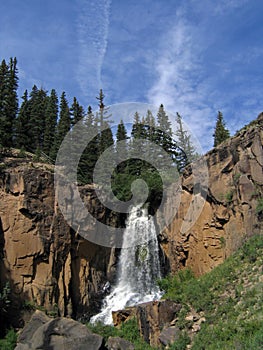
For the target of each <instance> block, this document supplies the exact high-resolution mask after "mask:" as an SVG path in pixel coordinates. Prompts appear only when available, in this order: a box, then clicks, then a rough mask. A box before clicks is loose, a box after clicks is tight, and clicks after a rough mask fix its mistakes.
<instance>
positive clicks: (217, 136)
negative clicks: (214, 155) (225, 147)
mask: <svg viewBox="0 0 263 350" xmlns="http://www.w3.org/2000/svg"><path fill="white" fill-rule="evenodd" d="M213 137H214V147H216V146H218V145H219V144H220V143H222V142H223V141H225V140H226V139H228V138H229V137H230V133H229V130H228V129H227V128H226V125H225V121H224V118H223V114H222V113H221V112H220V111H219V112H218V115H217V120H216V126H215V132H214V134H213Z"/></svg>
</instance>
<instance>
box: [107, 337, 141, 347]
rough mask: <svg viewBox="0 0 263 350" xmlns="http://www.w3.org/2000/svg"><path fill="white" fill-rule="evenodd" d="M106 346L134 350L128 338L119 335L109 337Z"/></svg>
mask: <svg viewBox="0 0 263 350" xmlns="http://www.w3.org/2000/svg"><path fill="white" fill-rule="evenodd" d="M107 348H108V350H134V349H135V346H134V345H133V344H132V343H131V342H129V341H128V340H125V339H122V338H120V337H109V339H108V342H107Z"/></svg>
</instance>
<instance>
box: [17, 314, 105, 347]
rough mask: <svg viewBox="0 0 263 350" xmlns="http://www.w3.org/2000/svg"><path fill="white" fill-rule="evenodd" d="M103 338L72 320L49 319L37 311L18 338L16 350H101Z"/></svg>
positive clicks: (62, 318) (61, 318)
mask: <svg viewBox="0 0 263 350" xmlns="http://www.w3.org/2000/svg"><path fill="white" fill-rule="evenodd" d="M102 345H103V338H102V337H101V336H100V335H98V334H93V333H92V332H90V331H89V330H88V328H87V327H86V326H84V325H83V324H81V323H79V322H77V321H74V320H72V319H70V318H65V317H57V318H53V319H52V318H49V317H47V316H46V315H45V314H43V313H42V312H40V311H37V312H36V313H35V314H34V315H33V317H32V318H31V320H30V322H29V323H28V324H27V326H26V327H25V328H24V330H23V331H22V333H21V334H20V336H19V338H18V344H17V346H16V348H15V350H30V349H31V350H32V349H52V350H61V349H67V350H86V349H92V350H100V349H102Z"/></svg>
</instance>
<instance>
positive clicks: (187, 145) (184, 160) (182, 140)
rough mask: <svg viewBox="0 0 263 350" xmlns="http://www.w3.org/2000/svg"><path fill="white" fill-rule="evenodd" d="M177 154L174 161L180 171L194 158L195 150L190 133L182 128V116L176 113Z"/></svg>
mask: <svg viewBox="0 0 263 350" xmlns="http://www.w3.org/2000/svg"><path fill="white" fill-rule="evenodd" d="M176 122H177V131H176V133H175V135H176V136H177V155H176V162H177V168H178V171H179V173H182V172H183V170H184V169H185V167H186V166H187V165H188V164H190V163H191V162H192V161H193V160H194V159H195V158H196V156H197V155H196V150H195V147H194V145H193V144H192V141H191V135H189V133H188V131H187V130H185V129H184V127H183V122H182V117H181V116H180V114H179V113H177V118H176Z"/></svg>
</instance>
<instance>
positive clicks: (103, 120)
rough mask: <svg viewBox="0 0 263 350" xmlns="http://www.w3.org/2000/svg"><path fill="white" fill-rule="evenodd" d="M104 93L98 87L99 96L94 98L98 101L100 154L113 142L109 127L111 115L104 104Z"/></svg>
mask: <svg viewBox="0 0 263 350" xmlns="http://www.w3.org/2000/svg"><path fill="white" fill-rule="evenodd" d="M104 98H105V95H104V93H103V91H102V89H100V93H99V96H98V97H96V99H97V100H98V101H99V104H98V105H99V112H98V115H97V119H98V122H99V134H100V147H99V150H100V154H102V153H103V152H104V151H105V150H106V149H107V148H108V147H110V146H112V145H113V144H114V140H113V134H112V131H111V129H110V124H111V122H112V121H111V120H110V117H111V115H109V114H108V108H107V107H106V106H105V103H104Z"/></svg>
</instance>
